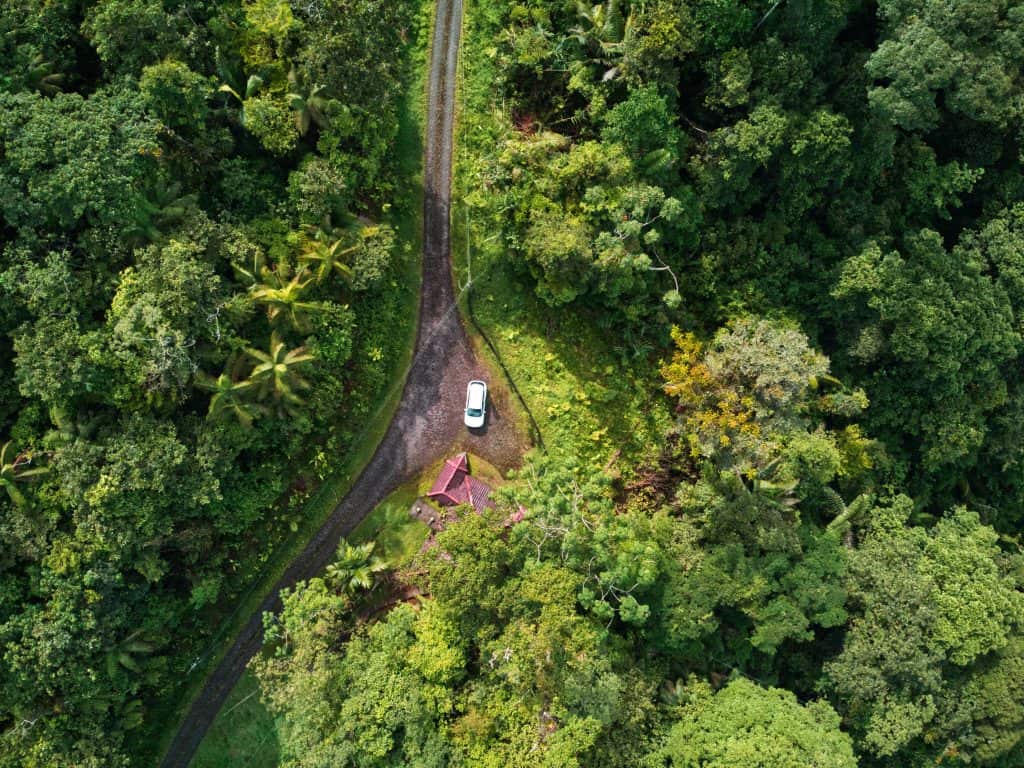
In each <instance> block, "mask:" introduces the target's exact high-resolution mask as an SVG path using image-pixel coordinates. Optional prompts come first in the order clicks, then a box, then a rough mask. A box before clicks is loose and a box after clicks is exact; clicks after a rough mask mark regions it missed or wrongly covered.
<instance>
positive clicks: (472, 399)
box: [467, 381, 487, 408]
mask: <svg viewBox="0 0 1024 768" xmlns="http://www.w3.org/2000/svg"><path fill="white" fill-rule="evenodd" d="M474 385H475V386H474ZM467 388H468V389H469V407H470V408H479V407H481V406H482V405H483V403H484V392H486V391H487V385H486V384H484V383H483V382H482V381H471V382H469V385H468V387H467Z"/></svg>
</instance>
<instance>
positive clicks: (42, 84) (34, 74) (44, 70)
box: [25, 53, 64, 96]
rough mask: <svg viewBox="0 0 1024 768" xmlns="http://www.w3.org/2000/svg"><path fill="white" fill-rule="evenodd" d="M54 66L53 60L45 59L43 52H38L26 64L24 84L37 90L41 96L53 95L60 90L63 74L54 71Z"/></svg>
mask: <svg viewBox="0 0 1024 768" xmlns="http://www.w3.org/2000/svg"><path fill="white" fill-rule="evenodd" d="M55 69H56V68H55V67H54V65H53V62H50V61H47V60H46V57H45V56H43V54H41V53H40V54H39V55H38V56H36V57H35V58H34V59H32V62H31V63H30V64H29V65H28V71H27V72H26V73H25V85H26V86H28V88H29V89H30V90H33V91H39V93H41V94H43V96H53V95H55V94H56V93H58V92H59V91H60V87H61V85H63V83H64V75H62V74H61V73H60V72H56V71H54V70H55Z"/></svg>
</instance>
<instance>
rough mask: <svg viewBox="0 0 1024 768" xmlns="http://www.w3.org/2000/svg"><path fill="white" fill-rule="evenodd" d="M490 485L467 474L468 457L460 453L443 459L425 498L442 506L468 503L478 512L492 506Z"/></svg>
mask: <svg viewBox="0 0 1024 768" xmlns="http://www.w3.org/2000/svg"><path fill="white" fill-rule="evenodd" d="M490 496H491V486H489V485H488V484H487V483H485V482H484V481H483V480H481V479H479V478H477V477H473V476H472V475H470V474H469V458H468V457H467V456H466V454H465V453H460V454H459V455H458V456H455V457H454V458H451V459H448V460H446V461H445V463H444V466H443V467H442V468H441V473H440V474H439V475H438V476H437V480H436V481H435V482H434V485H433V487H432V488H431V489H430V492H429V493H427V498H430V499H433V500H434V501H436V502H438V503H439V504H441V506H444V507H452V506H455V505H456V504H469V505H471V506H472V507H473V509H475V510H476V511H477V512H479V511H480V510H482V509H486V508H490V507H493V506H494V502H492V501H491V499H490Z"/></svg>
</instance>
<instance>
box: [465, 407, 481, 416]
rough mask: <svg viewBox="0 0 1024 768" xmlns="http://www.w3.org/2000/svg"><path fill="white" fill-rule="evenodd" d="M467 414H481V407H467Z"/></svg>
mask: <svg viewBox="0 0 1024 768" xmlns="http://www.w3.org/2000/svg"><path fill="white" fill-rule="evenodd" d="M466 415H467V416H479V415H480V409H479V408H467V409H466Z"/></svg>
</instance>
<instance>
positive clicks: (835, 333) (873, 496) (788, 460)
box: [255, 0, 1024, 768]
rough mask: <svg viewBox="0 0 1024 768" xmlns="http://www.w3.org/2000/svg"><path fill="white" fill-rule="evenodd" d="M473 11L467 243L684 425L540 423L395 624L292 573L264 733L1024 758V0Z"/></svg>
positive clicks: (501, 756) (309, 766)
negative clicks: (1023, 370) (636, 433)
mask: <svg viewBox="0 0 1024 768" xmlns="http://www.w3.org/2000/svg"><path fill="white" fill-rule="evenodd" d="M467 23H468V27H467V39H466V42H465V50H464V53H463V57H464V58H463V61H464V75H465V86H464V99H465V103H464V107H463V114H462V118H461V119H462V123H461V128H460V142H461V144H462V150H461V155H460V158H461V159H460V169H459V173H460V178H461V182H460V188H461V190H462V192H463V194H464V197H465V202H466V204H467V205H468V206H469V208H470V211H471V213H472V217H473V219H474V220H475V221H476V222H477V227H476V228H477V230H478V231H480V232H483V233H486V235H487V237H486V239H483V238H481V240H482V241H481V242H477V243H476V246H477V247H479V248H480V249H481V254H482V255H481V257H480V258H474V273H476V272H477V271H479V270H482V269H485V268H488V267H490V268H495V269H502V270H505V272H506V273H511V274H512V275H514V276H516V277H515V278H514V279H516V280H517V281H518V283H519V284H521V285H523V286H528V287H529V288H530V289H532V290H533V291H535V294H536V296H537V298H538V299H539V302H540V306H541V307H543V310H542V311H543V312H544V314H545V316H546V318H547V320H548V326H549V329H553V330H551V331H550V333H552V334H554V338H556V339H557V337H558V333H559V330H558V329H559V318H566V317H570V316H572V317H573V318H583V321H584V323H591V324H593V325H596V326H597V327H599V328H600V329H601V331H602V333H603V334H604V335H605V336H606V337H607V338H608V339H615V340H616V342H615V344H616V346H620V347H622V348H624V349H625V350H627V351H626V352H625V353H624V358H623V361H622V363H621V365H624V366H631V367H632V368H634V369H637V370H643V369H644V368H645V367H646V366H650V364H651V361H652V360H654V359H660V360H661V364H660V378H657V377H656V376H653V375H652V377H651V381H650V387H651V390H652V392H653V391H654V390H655V389H661V390H662V393H661V394H660V395H653V394H652V401H653V400H654V399H655V398H657V397H667V398H668V399H669V400H670V402H671V404H672V407H673V408H674V416H675V423H674V425H673V426H671V427H670V428H666V429H665V430H664V434H663V435H662V436H661V438H660V439H659V440H658V441H657V444H652V445H648V446H646V447H645V448H644V450H641V451H631V450H630V449H629V446H627V445H625V444H623V445H620V446H610V447H608V449H607V450H606V451H605V452H604V454H603V455H600V456H597V457H595V456H594V451H593V450H592V448H589V447H588V446H593V445H595V444H598V445H600V444H601V440H600V437H601V435H600V432H598V433H594V434H593V435H587V434H580V435H579V436H578V439H577V440H575V441H574V440H572V439H562V440H560V441H559V442H558V443H557V444H552V441H548V442H549V445H548V450H547V452H546V453H545V454H540V453H538V454H534V455H532V456H530V457H528V459H527V461H526V463H525V465H524V467H523V469H522V470H521V471H519V472H518V473H517V474H516V476H515V477H513V478H512V479H511V480H510V482H508V483H507V484H506V485H505V486H504V487H503V488H502V489H501V490H500V492H499V494H498V495H499V497H500V498H499V503H498V509H497V510H496V511H495V512H493V513H489V514H484V515H481V516H478V515H473V514H466V515H463V516H462V518H461V519H460V520H459V521H458V522H454V523H451V524H449V525H448V526H447V528H446V529H445V530H444V531H443V532H441V533H439V534H438V535H437V536H436V540H434V541H432V542H430V543H429V544H428V546H427V547H426V548H425V549H424V550H423V551H422V552H421V553H420V554H419V555H418V556H417V558H416V559H415V561H414V562H412V563H410V565H409V566H408V567H406V568H404V569H401V570H400V571H399V572H398V573H396V574H394V576H393V577H392V579H391V582H390V583H391V584H392V586H393V585H394V584H395V583H397V584H399V585H402V589H404V590H406V592H405V593H402V594H407V590H408V588H409V585H412V586H415V587H416V589H418V590H419V592H420V595H419V600H418V602H416V601H411V602H410V601H407V604H402V605H399V606H398V607H395V608H394V609H392V610H391V611H390V612H389V613H388V614H387V615H386V617H383V618H380V617H377V618H375V619H374V620H367V616H368V614H367V612H366V611H365V610H360V608H359V606H360V605H361V604H362V603H363V602H365V598H363V597H361V596H360V595H361V590H360V586H359V585H360V584H372V583H374V579H373V578H371V577H370V576H368V574H367V573H365V572H363V573H362V576H361V577H360V578H359V579H357V580H356V581H353V578H352V575H353V574H356V573H359V572H360V571H359V569H360V568H363V569H364V570H365V568H368V567H369V565H368V564H367V562H368V561H364V563H363V565H362V566H360V565H359V558H358V557H356V558H355V562H353V559H352V557H351V554H352V553H351V552H348V551H347V550H346V551H343V552H342V553H341V554H342V555H343V557H342V558H341V560H340V561H339V564H338V565H336V567H335V570H334V571H333V572H332V573H329V574H327V575H326V576H325V577H324V578H323V579H314V580H312V581H310V582H308V583H305V584H302V585H300V586H299V587H298V588H297V589H296V590H294V591H293V592H291V593H290V594H288V595H287V596H286V600H285V604H286V608H285V611H284V613H283V615H282V616H281V617H279V618H276V619H275V618H273V617H267V626H268V639H269V644H268V649H267V651H266V653H265V654H264V656H263V657H262V658H261V659H260V660H258V661H257V662H256V664H255V671H256V673H257V675H258V677H259V678H260V681H261V684H262V687H263V691H264V695H265V697H266V698H267V700H268V703H269V705H270V708H271V711H272V712H275V713H276V714H277V715H278V717H279V721H278V722H279V724H280V731H279V741H280V748H281V753H282V756H283V764H284V765H287V766H290V767H293V768H313V767H314V766H315V767H317V768H321V767H326V766H421V767H422V766H438V767H440V766H449V765H459V766H474V768H476V767H478V766H494V767H496V768H497V767H499V766H500V767H502V768H504V767H505V766H531V767H532V766H551V767H552V768H556V767H557V768H562V767H563V766H580V767H585V768H596V767H601V766H649V767H651V768H653V767H655V766H657V767H658V768H668V767H672V768H676V767H681V766H686V767H687V768H697V767H698V766H713V767H715V768H726V766H728V767H729V768H738V767H741V766H742V767H744V768H746V767H747V766H764V767H766V768H768V767H770V768H795V767H796V766H801V767H802V766H811V765H816V766H835V767H836V768H840V767H845V766H855V765H860V766H865V767H873V766H879V767H881V766H886V767H889V766H892V767H895V766H900V768H924V766H934V765H945V766H957V765H959V766H968V765H977V766H1000V767H1002V768H1008V767H1009V766H1022V765H1024V745H1022V737H1024V556H1022V552H1021V546H1020V530H1021V525H1022V523H1024V473H1022V470H1024V463H1022V459H1024V443H1022V440H1021V431H1020V424H1021V414H1022V412H1024V391H1022V388H1021V380H1020V364H1021V353H1022V351H1024V338H1022V335H1021V333H1022V330H1024V328H1022V320H1024V290H1022V285H1024V283H1022V277H1021V276H1022V274H1024V175H1022V163H1024V127H1022V126H1024V119H1022V118H1024V4H1021V3H1020V2H1019V1H1016V2H1015V0H957V1H955V2H951V3H940V2H937V0H913V1H912V2H903V0H880V1H879V2H877V3H871V2H858V1H857V0H778V2H775V1H774V0H765V1H763V2H762V1H760V0H607V2H605V3H602V4H596V5H594V4H592V3H591V2H578V3H574V2H551V1H542V0H524V1H523V2H518V1H516V0H480V2H478V3H474V4H472V5H470V6H469V9H468V22H467ZM494 233H497V234H498V237H497V238H495V237H494ZM483 302H484V300H483V299H481V303H483ZM505 306H506V307H507V306H509V303H508V302H506V304H505ZM508 335H509V337H511V336H513V335H514V332H513V331H510V332H509V333H508ZM670 337H671V338H670ZM618 340H622V341H623V343H621V344H620V343H619V341H618ZM553 346H555V349H556V351H554V352H549V353H548V354H547V356H546V357H544V361H542V362H541V363H539V365H540V366H541V368H542V367H543V365H544V364H547V365H549V366H554V365H557V363H558V360H556V358H558V359H559V360H561V361H566V360H571V359H572V358H573V356H574V355H577V354H578V352H577V351H575V350H574V349H573V348H572V345H571V344H566V345H565V346H564V349H563V351H561V352H558V351H557V345H553ZM513 374H515V371H513ZM604 374H605V378H606V379H609V378H614V376H615V367H614V366H610V367H609V368H607V369H605V371H604ZM597 378H601V377H600V375H598V376H597ZM604 383H605V384H607V388H606V391H613V387H614V386H615V385H614V384H613V383H611V382H610V381H605V382H604ZM528 386H530V385H529V384H527V387H528ZM536 386H537V387H538V388H542V387H545V386H548V385H547V384H544V383H539V384H537V385H536ZM598 389H600V387H599V386H597V385H596V384H595V387H594V388H593V391H592V390H591V389H588V390H587V391H586V392H581V393H579V394H578V398H570V399H567V400H566V408H565V409H564V410H557V409H556V410H555V411H553V412H549V413H548V414H547V415H548V416H550V417H551V418H553V419H554V418H557V419H558V420H560V421H559V423H560V426H559V428H558V434H559V435H565V433H566V423H567V420H568V423H570V424H571V423H572V421H571V420H572V418H573V411H572V409H573V407H575V405H576V403H577V402H582V401H584V400H589V398H590V397H591V396H592V395H594V392H595V391H596V390H598ZM602 407H604V408H606V409H607V410H608V412H609V413H610V412H612V411H613V410H614V409H616V408H622V407H623V402H622V401H621V400H620V399H616V397H615V396H611V397H610V400H609V401H608V402H606V403H604V405H603V406H602ZM620 415H621V414H620ZM628 418H629V417H628V415H627V416H626V419H627V420H628ZM543 427H544V424H543V415H542V429H543ZM595 440H596V441H597V443H595V442H594V441H595ZM614 448H618V450H613V449H614ZM364 555H367V553H364ZM367 556H368V555H367ZM379 588H380V587H378V589H379ZM378 599H379V598H378Z"/></svg>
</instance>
